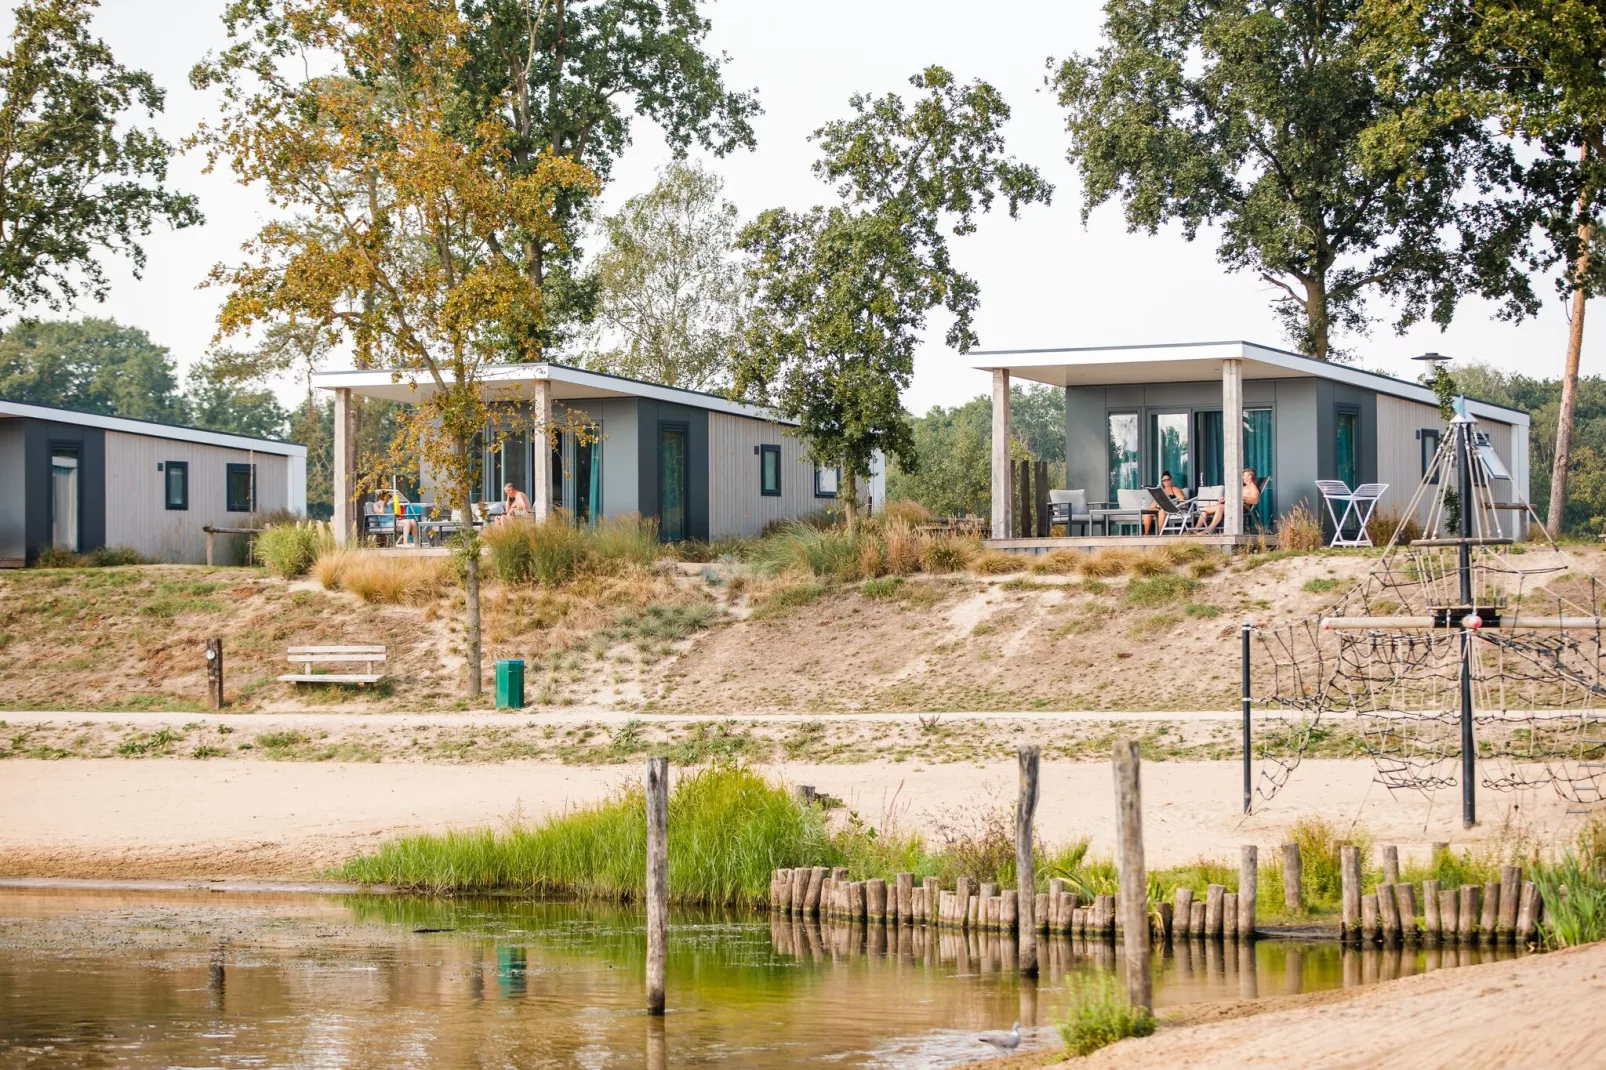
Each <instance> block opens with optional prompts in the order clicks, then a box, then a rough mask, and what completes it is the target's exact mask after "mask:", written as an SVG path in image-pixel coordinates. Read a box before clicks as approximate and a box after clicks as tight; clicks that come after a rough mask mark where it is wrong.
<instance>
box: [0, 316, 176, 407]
mask: <svg viewBox="0 0 1606 1070" xmlns="http://www.w3.org/2000/svg"><path fill="white" fill-rule="evenodd" d="M0 398H5V399H7V400H9V401H24V402H30V403H32V404H35V405H54V406H57V407H60V408H72V409H77V410H79V411H81V412H97V413H103V414H105V415H107V416H126V417H128V418H129V419H133V420H155V421H158V422H164V423H179V422H182V421H183V419H184V400H183V398H182V397H181V396H180V395H179V392H178V379H177V374H176V372H175V370H174V367H173V360H172V358H171V357H170V356H169V354H168V351H167V347H166V346H159V345H157V344H156V343H155V342H152V341H151V339H150V335H148V334H146V333H145V332H144V331H142V330H140V329H139V328H138V327H124V326H122V325H121V324H119V323H117V322H116V321H114V320H109V319H93V318H86V319H82V320H77V321H65V320H58V321H41V320H23V321H22V322H20V323H18V324H17V325H16V326H15V327H13V328H12V329H11V330H9V331H7V332H6V334H5V337H4V338H0Z"/></svg>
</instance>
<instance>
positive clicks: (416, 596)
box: [312, 550, 453, 605]
mask: <svg viewBox="0 0 1606 1070" xmlns="http://www.w3.org/2000/svg"><path fill="white" fill-rule="evenodd" d="M312 575H313V577H314V578H315V579H316V580H317V581H318V582H319V583H320V584H322V585H323V586H324V587H325V588H328V589H330V590H334V589H340V590H345V591H349V592H351V593H352V594H354V595H356V596H357V597H358V598H360V599H362V600H363V601H364V602H378V603H383V604H387V605H421V604H423V603H425V602H432V601H434V600H435V599H437V598H439V597H440V596H441V595H443V594H445V593H446V590H447V588H448V587H450V586H451V584H452V576H453V570H452V562H451V559H450V558H446V557H440V556H437V555H434V554H430V555H428V556H426V555H424V554H410V553H400V554H397V553H388V554H387V553H376V552H375V551H372V550H327V551H325V552H324V553H322V554H320V555H319V557H318V560H317V561H316V562H315V563H314V564H313V566H312Z"/></svg>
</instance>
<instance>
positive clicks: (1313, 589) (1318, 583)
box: [1300, 576, 1343, 594]
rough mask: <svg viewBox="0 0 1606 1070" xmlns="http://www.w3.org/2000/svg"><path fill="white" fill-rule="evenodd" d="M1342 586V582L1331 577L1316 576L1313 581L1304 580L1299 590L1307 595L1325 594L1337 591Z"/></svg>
mask: <svg viewBox="0 0 1606 1070" xmlns="http://www.w3.org/2000/svg"><path fill="white" fill-rule="evenodd" d="M1342 584H1343V581H1342V580H1336V579H1333V578H1332V577H1331V576H1318V577H1316V578H1315V579H1313V580H1306V581H1305V585H1304V586H1303V587H1301V588H1300V590H1301V591H1304V592H1306V593H1307V594H1326V593H1327V592H1328V591H1336V590H1338V588H1339V587H1340V586H1341V585H1342Z"/></svg>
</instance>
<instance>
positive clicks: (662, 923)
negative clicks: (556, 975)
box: [647, 758, 669, 1015]
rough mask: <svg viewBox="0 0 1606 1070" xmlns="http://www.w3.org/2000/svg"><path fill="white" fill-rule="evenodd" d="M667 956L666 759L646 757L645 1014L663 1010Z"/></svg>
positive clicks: (667, 763) (667, 830) (667, 772)
mask: <svg viewBox="0 0 1606 1070" xmlns="http://www.w3.org/2000/svg"><path fill="white" fill-rule="evenodd" d="M668 959H669V759H668V758H648V759H647V1013H648V1014H652V1015H658V1014H663V1013H664V966H665V964H666V963H667V962H668Z"/></svg>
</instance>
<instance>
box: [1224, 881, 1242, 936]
mask: <svg viewBox="0 0 1606 1070" xmlns="http://www.w3.org/2000/svg"><path fill="white" fill-rule="evenodd" d="M1229 936H1230V937H1232V938H1233V939H1237V937H1238V893H1237V892H1225V893H1223V894H1222V896H1221V938H1222V939H1223V940H1225V939H1226V938H1227V937H1229Z"/></svg>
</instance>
